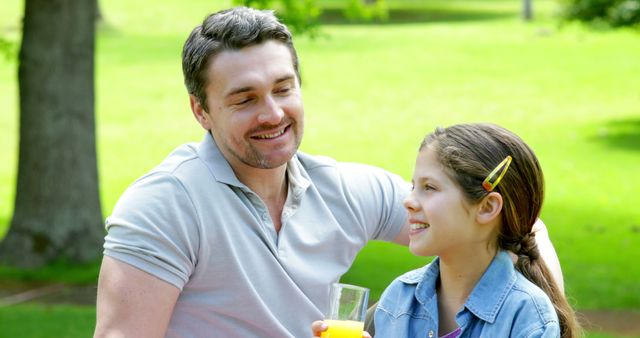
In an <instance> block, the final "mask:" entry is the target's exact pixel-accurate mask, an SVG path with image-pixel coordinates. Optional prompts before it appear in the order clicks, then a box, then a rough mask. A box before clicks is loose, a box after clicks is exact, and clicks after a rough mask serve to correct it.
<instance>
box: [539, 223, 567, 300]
mask: <svg viewBox="0 0 640 338" xmlns="http://www.w3.org/2000/svg"><path fill="white" fill-rule="evenodd" d="M533 232H535V234H536V237H535V238H536V243H537V244H538V250H540V256H541V257H542V260H543V261H544V262H545V264H547V267H548V268H549V271H551V275H553V279H554V280H555V281H556V284H558V288H559V289H560V292H562V293H563V294H564V279H563V278H562V269H561V268H560V260H559V259H558V254H557V253H556V249H555V248H554V247H553V244H552V243H551V239H550V238H549V231H547V226H546V225H545V224H544V223H543V222H542V220H541V219H539V218H538V220H537V221H536V223H534V224H533Z"/></svg>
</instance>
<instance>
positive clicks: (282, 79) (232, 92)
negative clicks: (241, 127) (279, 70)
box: [225, 75, 295, 97]
mask: <svg viewBox="0 0 640 338" xmlns="http://www.w3.org/2000/svg"><path fill="white" fill-rule="evenodd" d="M293 79H295V76H293V75H285V76H283V77H280V78H278V79H276V80H275V81H273V84H278V83H281V82H285V81H290V80H293ZM252 90H253V87H252V86H245V87H240V88H235V89H232V90H230V91H229V93H227V95H225V97H229V96H233V95H236V94H241V93H246V92H250V91H252Z"/></svg>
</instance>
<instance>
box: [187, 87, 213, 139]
mask: <svg viewBox="0 0 640 338" xmlns="http://www.w3.org/2000/svg"><path fill="white" fill-rule="evenodd" d="M189 104H190V105H191V112H193V116H194V117H195V118H196V120H197V121H198V123H200V125H201V126H202V128H204V129H205V130H211V127H212V125H211V118H210V116H209V113H207V111H206V109H205V107H204V106H202V104H201V102H200V100H199V99H198V98H197V97H196V96H195V95H193V94H189Z"/></svg>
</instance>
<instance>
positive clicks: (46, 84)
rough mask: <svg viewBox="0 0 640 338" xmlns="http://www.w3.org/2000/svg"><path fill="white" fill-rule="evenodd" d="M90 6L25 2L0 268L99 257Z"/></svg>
mask: <svg viewBox="0 0 640 338" xmlns="http://www.w3.org/2000/svg"><path fill="white" fill-rule="evenodd" d="M95 6H96V2H95V0H26V2H25V14H24V31H23V37H22V45H21V48H20V54H19V59H20V65H19V69H18V82H19V91H20V150H19V161H18V180H17V189H16V199H15V209H14V215H13V219H12V222H11V227H10V228H9V232H8V234H7V236H6V237H5V239H4V241H3V242H2V243H0V261H1V262H2V263H4V264H10V265H15V266H21V267H37V266H41V265H44V264H47V263H49V262H52V261H55V260H64V261H66V262H87V261H92V260H95V259H97V258H99V257H100V254H101V251H102V250H101V247H102V241H103V240H102V238H103V236H104V231H103V227H102V212H101V210H100V197H99V189H98V170H97V163H96V142H95V115H94V49H95V48H94V45H95V13H96V8H95Z"/></svg>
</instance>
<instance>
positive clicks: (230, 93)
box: [95, 8, 555, 337]
mask: <svg viewBox="0 0 640 338" xmlns="http://www.w3.org/2000/svg"><path fill="white" fill-rule="evenodd" d="M183 71H184V76H185V84H186V86H187V89H188V91H189V97H190V103H191V110H192V112H193V114H194V116H195V118H196V120H197V121H198V122H199V123H200V125H201V126H202V127H203V128H204V129H205V130H207V133H206V135H205V137H204V140H203V141H202V142H201V143H200V144H188V145H184V146H182V147H179V148H178V149H176V150H175V151H174V152H173V153H172V154H171V155H169V157H168V158H167V159H165V161H164V162H162V164H160V165H159V166H158V167H156V168H155V169H154V170H152V171H151V172H150V173H148V174H147V175H145V176H143V177H142V178H140V179H139V180H137V181H136V182H135V183H134V184H133V185H132V186H131V187H129V188H128V189H127V191H126V192H125V193H124V194H123V196H122V197H121V198H120V200H119V201H118V203H117V205H116V206H115V208H114V211H113V214H112V215H111V216H110V217H109V218H108V219H107V222H106V223H107V224H106V227H107V230H108V235H107V237H106V239H105V251H104V254H105V257H104V260H103V263H102V268H101V271H100V280H99V284H98V302H97V324H96V333H95V335H96V336H99V337H115V336H118V337H122V336H124V337H163V336H167V337H211V336H215V337H305V336H309V335H310V333H311V332H310V328H309V326H310V323H311V322H312V321H313V320H316V319H319V318H322V312H323V310H324V309H325V308H326V307H327V305H328V304H327V302H326V297H327V294H328V287H329V284H330V283H332V282H335V281H337V280H338V279H339V278H340V276H341V275H342V274H343V273H344V272H346V271H347V269H348V268H349V267H350V266H351V264H352V263H353V260H354V258H355V256H356V254H357V253H358V251H359V250H360V249H361V248H362V247H363V246H364V245H365V244H366V243H367V242H368V241H369V240H373V239H379V240H385V241H394V242H396V243H399V244H405V245H406V244H407V242H408V235H407V232H406V231H405V230H406V228H405V227H404V225H405V223H406V216H405V213H404V210H403V206H402V201H403V199H404V197H405V195H406V194H407V192H408V186H407V184H406V183H405V182H403V180H402V179H401V178H400V177H398V176H396V175H392V174H390V173H387V172H385V171H383V170H380V169H377V168H373V167H370V166H365V165H356V164H343V163H336V162H335V161H332V160H330V159H327V158H323V157H315V156H310V155H307V154H304V153H301V152H298V151H297V149H298V146H299V144H300V141H301V139H302V134H303V126H304V124H303V123H304V110H303V105H302V96H301V90H300V75H299V70H298V59H297V54H296V51H295V49H294V47H293V43H292V41H291V35H290V33H289V31H288V30H287V29H286V27H285V26H284V25H282V24H280V23H279V22H278V21H277V19H276V18H275V17H274V16H273V14H272V13H271V12H268V11H258V10H253V9H248V8H234V9H230V10H225V11H221V12H218V13H214V14H212V15H210V16H209V17H207V18H206V19H205V20H204V22H203V24H202V25H201V26H198V27H196V28H195V29H194V30H193V32H192V33H191V35H190V36H189V38H188V39H187V41H186V43H185V46H184V50H183ZM553 255H555V254H553ZM554 257H555V256H554Z"/></svg>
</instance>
